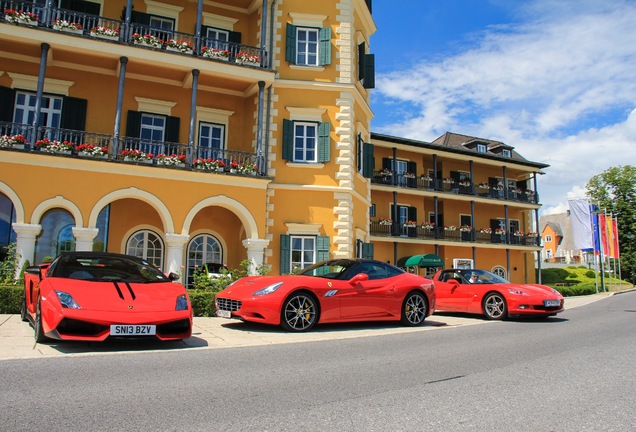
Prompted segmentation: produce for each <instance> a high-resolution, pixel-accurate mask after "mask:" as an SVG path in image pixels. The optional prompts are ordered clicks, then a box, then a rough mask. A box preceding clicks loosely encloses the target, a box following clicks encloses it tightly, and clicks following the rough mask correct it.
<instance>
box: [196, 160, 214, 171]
mask: <svg viewBox="0 0 636 432" xmlns="http://www.w3.org/2000/svg"><path fill="white" fill-rule="evenodd" d="M192 168H194V169H196V170H200V171H208V170H211V169H212V159H209V158H208V159H204V158H198V159H195V160H194V161H192Z"/></svg>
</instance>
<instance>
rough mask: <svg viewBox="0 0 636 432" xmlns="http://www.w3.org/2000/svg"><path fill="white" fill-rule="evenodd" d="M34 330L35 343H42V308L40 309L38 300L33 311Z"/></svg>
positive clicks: (43, 338) (44, 337)
mask: <svg viewBox="0 0 636 432" xmlns="http://www.w3.org/2000/svg"><path fill="white" fill-rule="evenodd" d="M33 328H34V329H35V341H36V342H37V343H41V342H44V341H45V340H46V336H44V329H43V328H42V308H41V307H40V299H38V305H37V308H36V309H35V322H34V323H33Z"/></svg>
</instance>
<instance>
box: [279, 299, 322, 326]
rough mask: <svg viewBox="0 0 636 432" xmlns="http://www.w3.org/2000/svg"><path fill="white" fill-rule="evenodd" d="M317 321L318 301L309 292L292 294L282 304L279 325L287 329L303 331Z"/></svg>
mask: <svg viewBox="0 0 636 432" xmlns="http://www.w3.org/2000/svg"><path fill="white" fill-rule="evenodd" d="M316 322H318V302H317V301H316V299H315V298H314V296H312V295H311V294H309V293H305V292H299V293H294V294H292V295H291V296H290V297H289V298H288V299H287V300H285V303H284V304H283V310H282V311H281V317H280V325H281V326H282V327H283V328H284V329H285V330H287V331H293V332H303V331H307V330H309V329H311V328H312V327H313V326H314V325H316Z"/></svg>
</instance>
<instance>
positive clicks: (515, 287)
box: [433, 269, 563, 320]
mask: <svg viewBox="0 0 636 432" xmlns="http://www.w3.org/2000/svg"><path fill="white" fill-rule="evenodd" d="M433 282H434V283H435V291H436V294H437V305H436V310H437V311H448V312H468V313H475V314H484V315H485V316H486V318H488V319H492V320H500V319H504V318H506V317H507V316H509V315H533V316H553V315H556V314H557V313H559V312H563V296H562V295H561V294H560V293H559V292H558V291H556V290H554V289H552V288H550V287H548V286H544V285H530V284H513V283H510V282H508V281H507V280H505V279H503V278H500V277H499V276H497V275H495V274H493V273H490V272H489V271H486V270H474V269H473V270H460V269H447V270H440V271H438V272H437V273H436V274H435V276H433Z"/></svg>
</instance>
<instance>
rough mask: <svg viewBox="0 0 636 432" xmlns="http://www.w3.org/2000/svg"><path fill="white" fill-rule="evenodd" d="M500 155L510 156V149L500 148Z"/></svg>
mask: <svg viewBox="0 0 636 432" xmlns="http://www.w3.org/2000/svg"><path fill="white" fill-rule="evenodd" d="M501 155H502V156H503V157H505V158H509V157H510V150H508V149H502V150H501Z"/></svg>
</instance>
